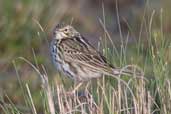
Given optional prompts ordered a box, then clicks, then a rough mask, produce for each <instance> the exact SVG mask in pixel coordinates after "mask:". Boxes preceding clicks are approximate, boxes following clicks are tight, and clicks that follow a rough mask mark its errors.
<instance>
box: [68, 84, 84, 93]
mask: <svg viewBox="0 0 171 114" xmlns="http://www.w3.org/2000/svg"><path fill="white" fill-rule="evenodd" d="M82 84H83V83H82V82H80V83H78V84H76V85H75V84H74V89H73V90H72V91H69V92H67V94H68V95H74V94H75V92H76V91H77V90H78V89H79V87H80V86H81V85H82Z"/></svg>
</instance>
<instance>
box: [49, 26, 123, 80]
mask: <svg viewBox="0 0 171 114" xmlns="http://www.w3.org/2000/svg"><path fill="white" fill-rule="evenodd" d="M51 55H52V59H53V62H54V64H55V66H56V68H57V69H58V70H59V71H62V72H63V73H65V74H66V75H67V76H69V77H70V78H71V79H73V80H75V81H78V82H80V81H81V82H82V81H88V80H90V79H92V78H98V77H101V76H102V74H109V75H110V74H111V75H118V74H119V73H120V69H118V68H115V67H113V66H112V65H110V64H108V63H107V61H106V58H105V57H104V56H103V55H102V54H101V53H99V52H98V51H96V49H95V48H94V47H93V46H91V45H90V43H89V42H88V41H87V40H86V39H85V38H84V37H83V36H82V35H81V34H80V33H79V32H78V31H76V30H75V29H74V28H73V27H72V26H70V25H67V26H60V25H58V26H56V28H55V29H54V31H53V40H52V41H51Z"/></svg>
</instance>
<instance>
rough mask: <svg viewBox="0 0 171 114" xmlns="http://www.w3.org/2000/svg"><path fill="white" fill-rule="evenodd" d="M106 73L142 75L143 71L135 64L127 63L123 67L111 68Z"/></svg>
mask: <svg viewBox="0 0 171 114" xmlns="http://www.w3.org/2000/svg"><path fill="white" fill-rule="evenodd" d="M108 75H115V76H120V75H128V76H143V75H144V73H143V72H142V71H141V69H140V68H139V67H137V66H133V65H127V66H125V67H123V68H113V69H112V70H111V72H110V73H109V72H108Z"/></svg>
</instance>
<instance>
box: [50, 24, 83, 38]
mask: <svg viewBox="0 0 171 114" xmlns="http://www.w3.org/2000/svg"><path fill="white" fill-rule="evenodd" d="M53 34H54V38H55V39H66V38H73V37H74V36H79V35H80V34H79V32H77V31H76V30H75V29H74V28H73V27H72V26H71V25H65V26H64V25H60V24H58V25H57V26H56V27H55V29H54V31H53Z"/></svg>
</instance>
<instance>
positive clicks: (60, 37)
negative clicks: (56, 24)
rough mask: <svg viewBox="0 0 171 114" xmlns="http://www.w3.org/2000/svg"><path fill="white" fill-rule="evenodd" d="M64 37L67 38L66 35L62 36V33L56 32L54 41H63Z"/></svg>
mask: <svg viewBox="0 0 171 114" xmlns="http://www.w3.org/2000/svg"><path fill="white" fill-rule="evenodd" d="M65 37H67V35H66V34H64V33H63V32H58V33H56V36H55V38H56V39H63V38H65Z"/></svg>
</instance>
